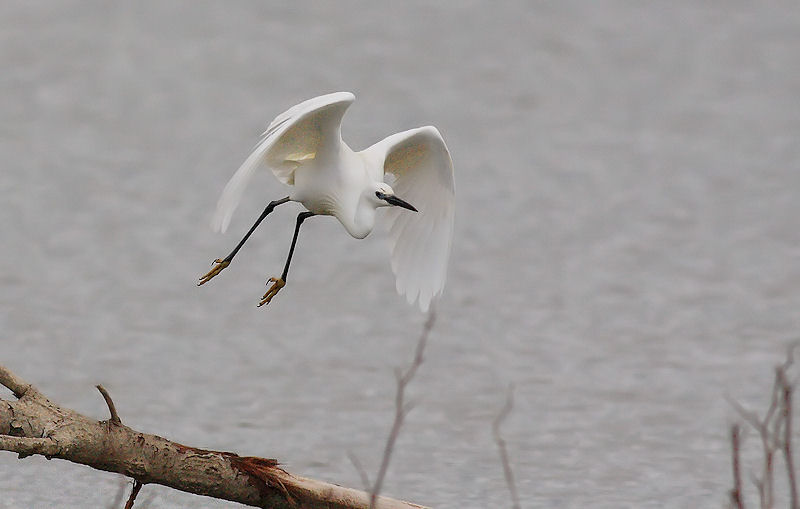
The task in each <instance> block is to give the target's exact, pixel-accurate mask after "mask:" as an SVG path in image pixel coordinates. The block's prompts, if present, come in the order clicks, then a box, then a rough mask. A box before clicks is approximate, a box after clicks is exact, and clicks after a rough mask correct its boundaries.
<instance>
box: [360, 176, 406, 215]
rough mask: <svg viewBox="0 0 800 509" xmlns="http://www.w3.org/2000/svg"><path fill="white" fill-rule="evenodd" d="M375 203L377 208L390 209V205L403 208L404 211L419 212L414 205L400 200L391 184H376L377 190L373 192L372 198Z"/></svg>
mask: <svg viewBox="0 0 800 509" xmlns="http://www.w3.org/2000/svg"><path fill="white" fill-rule="evenodd" d="M370 198H371V200H372V201H373V203H375V207H376V208H377V207H388V206H390V205H394V206H397V207H403V208H404V209H408V210H413V211H414V212H418V210H417V209H416V208H414V206H413V205H411V204H410V203H408V202H407V201H405V200H403V199H401V198H398V197H397V196H395V194H394V190H393V189H392V188H391V186H389V184H387V183H385V182H377V183H376V184H375V189H374V190H373V191H372V196H371V197H370Z"/></svg>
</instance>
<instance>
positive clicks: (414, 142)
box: [201, 92, 455, 311]
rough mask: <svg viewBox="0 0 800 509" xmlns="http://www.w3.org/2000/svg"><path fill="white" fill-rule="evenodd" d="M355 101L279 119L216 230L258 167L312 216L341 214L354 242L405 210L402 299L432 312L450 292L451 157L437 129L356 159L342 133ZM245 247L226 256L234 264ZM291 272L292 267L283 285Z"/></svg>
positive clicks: (330, 102) (222, 205)
mask: <svg viewBox="0 0 800 509" xmlns="http://www.w3.org/2000/svg"><path fill="white" fill-rule="evenodd" d="M354 100H355V96H353V94H351V93H349V92H337V93H333V94H327V95H323V96H319V97H315V98H313V99H309V100H307V101H304V102H302V103H300V104H298V105H296V106H293V107H291V108H289V109H288V110H286V111H285V112H284V113H282V114H280V115H278V116H277V117H276V118H275V120H273V121H272V122H271V123H270V124H269V127H267V130H266V131H265V132H264V134H263V136H262V138H261V141H260V142H259V143H258V145H256V147H255V149H254V150H253V152H252V153H251V154H250V156H249V157H248V158H247V159H246V160H245V162H244V163H243V164H242V166H241V167H240V168H239V169H238V170H237V171H236V173H235V174H234V175H233V177H232V178H231V179H230V181H229V182H228V184H227V185H226V186H225V189H224V190H223V192H222V195H221V196H220V199H219V202H218V204H217V211H216V213H215V215H214V218H213V220H212V228H213V229H214V230H216V231H222V232H224V231H225V230H226V229H227V227H228V225H229V224H230V220H231V216H232V215H233V212H234V210H236V207H237V206H238V204H239V201H240V200H241V197H242V194H243V192H244V189H245V188H246V187H247V184H248V182H249V181H250V178H251V177H252V175H253V174H254V173H255V172H256V171H257V170H259V169H260V168H269V169H270V170H272V172H273V174H274V175H275V177H276V178H277V179H278V180H279V181H281V182H282V183H284V184H286V185H288V186H291V187H292V189H291V193H290V195H289V197H288V199H289V200H291V201H296V202H299V203H301V204H303V206H305V207H306V209H308V211H309V212H310V213H313V214H325V215H332V216H335V217H336V218H337V219H338V220H339V221H340V222H341V223H342V225H343V226H344V227H345V229H346V230H347V231H348V232H349V233H350V234H351V235H352V236H353V237H355V238H364V237H366V236H367V235H368V234H369V233H370V232H371V231H372V229H373V228H374V225H375V211H376V209H377V208H379V207H384V206H389V205H399V206H394V207H389V211H388V213H387V219H388V222H389V232H390V237H391V239H392V244H393V245H392V256H391V265H392V270H393V271H394V274H395V276H396V278H397V291H398V292H399V293H400V294H402V295H405V296H406V298H407V300H408V302H409V304H411V303H413V302H414V301H415V300H419V306H420V308H421V309H422V310H423V311H426V310H427V309H428V307H429V306H430V303H431V301H432V300H433V299H435V298H436V297H437V296H438V295H439V294H441V292H442V289H443V288H444V283H445V275H446V272H447V263H448V258H449V256H450V247H451V244H452V237H453V219H454V213H455V187H454V182H453V163H452V160H451V159H450V153H449V152H448V150H447V147H446V146H445V143H444V140H443V139H442V136H441V135H440V134H439V131H438V130H437V129H436V128H435V127H431V126H427V127H420V128H417V129H411V130H409V131H404V132H401V133H397V134H394V135H391V136H389V137H387V138H386V139H384V140H382V141H380V142H378V143H376V144H374V145H372V146H371V147H369V148H367V149H366V150H363V151H361V152H355V151H353V150H352V149H351V148H350V147H348V146H347V144H346V143H345V142H344V141H343V140H342V137H341V127H340V126H341V121H342V117H343V116H344V113H345V111H346V110H347V108H348V107H349V106H350V104H352V102H353V101H354ZM387 173H388V174H392V175H393V176H394V178H393V181H392V185H391V186H389V185H388V184H387V183H386V182H385V180H384V179H385V174H387ZM405 200H407V202H406V201H405ZM409 203H410V204H411V205H413V207H411V206H410V205H409ZM414 207H416V210H418V212H415V211H414ZM407 208H411V210H406V209H407ZM267 213H268V211H265V214H264V215H266V214H267ZM310 215H311V214H308V216H309V217H310ZM261 219H263V215H262V217H261V218H260V219H259V222H260V220H261ZM301 222H302V220H298V226H297V228H298V229H299V225H300V223H301ZM257 225H258V222H257V223H256V225H255V226H257ZM255 226H254V228H255ZM250 233H252V229H251V232H250ZM248 236H249V234H248ZM246 238H247V237H245V239H243V242H244V240H246ZM295 239H296V237H295ZM243 242H242V243H243ZM293 246H294V243H293ZM239 247H241V244H240V246H237V249H236V250H234V253H232V254H231V256H229V258H226V260H227V262H228V263H229V262H230V259H232V257H233V255H234V254H235V253H236V251H238V248H239ZM290 258H291V252H290ZM218 262H221V261H218ZM226 266H227V264H225V265H224V266H223V267H222V268H225V267H226ZM288 266H289V261H288V260H287V265H286V269H285V270H284V279H285V276H286V272H287V271H288ZM219 270H221V269H219ZM219 270H217V271H216V272H215V273H214V274H212V275H211V276H209V275H207V276H206V278H207V279H206V280H203V278H201V283H204V282H206V281H207V280H208V279H210V278H211V277H213V276H214V275H216V274H217V273H219ZM212 272H213V270H212ZM209 274H211V273H209ZM273 280H275V279H273ZM281 286H282V285H281ZM278 289H279V288H278ZM275 293H277V290H275ZM265 297H266V296H265ZM267 302H269V299H267Z"/></svg>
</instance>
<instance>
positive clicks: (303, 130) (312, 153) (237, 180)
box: [211, 92, 355, 232]
mask: <svg viewBox="0 0 800 509" xmlns="http://www.w3.org/2000/svg"><path fill="white" fill-rule="evenodd" d="M354 100H355V97H354V96H353V94H351V93H350V92H336V93H333V94H327V95H322V96H319V97H315V98H313V99H309V100H307V101H304V102H302V103H300V104H298V105H296V106H292V107H291V108H289V109H288V110H286V111H285V112H283V113H281V114H280V115H278V116H277V117H276V118H275V120H273V121H272V122H271V123H270V124H269V126H268V127H267V130H266V131H264V134H263V135H262V136H261V140H260V141H259V143H258V145H256V148H255V149H254V150H253V152H252V153H251V154H250V156H248V158H247V159H246V160H245V161H244V163H242V166H240V167H239V169H238V170H237V171H236V173H234V175H233V177H231V179H230V180H229V181H228V184H227V185H226V186H225V189H223V191H222V195H221V196H220V198H219V201H218V202H217V211H216V213H215V214H214V217H213V219H212V220H211V228H212V229H214V230H215V231H221V232H224V231H225V230H226V229H227V228H228V225H229V224H230V221H231V216H233V212H234V211H235V210H236V207H237V206H238V205H239V200H241V198H242V194H243V193H244V189H245V188H246V187H247V184H248V183H249V181H250V178H251V177H252V176H253V174H254V173H255V172H256V170H258V169H259V168H261V167H262V166H266V167H269V168H270V169H271V170H272V172H273V173H274V174H275V177H276V178H277V179H278V180H280V181H281V182H283V183H284V184H288V185H293V184H294V170H295V169H297V167H298V166H300V165H301V164H302V162H303V161H307V160H309V159H313V158H315V157H316V155H317V153H318V152H320V151H324V150H326V149H328V148H332V147H338V144H339V143H341V139H342V138H341V131H340V124H341V122H342V116H344V113H345V111H346V110H347V107H348V106H350V104H351V103H352V102H353V101H354Z"/></svg>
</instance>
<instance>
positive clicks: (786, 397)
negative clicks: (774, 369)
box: [778, 369, 800, 509]
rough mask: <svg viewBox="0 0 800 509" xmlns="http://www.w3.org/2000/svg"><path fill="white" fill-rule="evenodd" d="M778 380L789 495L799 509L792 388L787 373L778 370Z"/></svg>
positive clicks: (792, 502) (793, 508)
mask: <svg viewBox="0 0 800 509" xmlns="http://www.w3.org/2000/svg"><path fill="white" fill-rule="evenodd" d="M778 378H779V379H780V384H781V393H782V396H783V400H782V401H783V408H782V410H783V421H784V425H783V433H784V434H783V447H782V448H781V450H782V451H783V458H784V461H785V462H786V475H787V476H788V478H789V493H790V496H791V504H792V505H791V507H792V509H798V507H800V505H798V499H797V479H796V478H795V473H794V458H793V454H792V386H791V385H790V384H789V381H788V380H787V378H786V371H785V370H784V369H778Z"/></svg>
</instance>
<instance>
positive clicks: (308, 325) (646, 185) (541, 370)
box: [0, 0, 800, 508]
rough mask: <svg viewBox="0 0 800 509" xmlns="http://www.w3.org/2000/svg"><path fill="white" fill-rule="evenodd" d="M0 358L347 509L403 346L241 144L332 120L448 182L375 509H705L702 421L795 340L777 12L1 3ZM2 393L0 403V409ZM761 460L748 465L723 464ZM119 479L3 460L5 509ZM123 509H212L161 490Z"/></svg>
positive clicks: (106, 489)
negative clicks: (440, 168) (419, 158)
mask: <svg viewBox="0 0 800 509" xmlns="http://www.w3.org/2000/svg"><path fill="white" fill-rule="evenodd" d="M0 68H1V69H2V73H0V118H2V123H1V124H0V164H1V165H2V169H1V170H0V204H2V214H0V259H2V265H0V362H2V364H4V365H6V366H7V367H9V368H11V369H12V370H14V371H16V372H17V373H18V374H19V375H21V376H23V377H25V378H26V379H27V380H29V381H31V382H33V383H35V384H37V385H38V386H39V388H40V389H42V390H43V391H44V392H45V393H46V394H47V395H48V396H50V397H51V398H52V399H54V400H55V401H58V402H60V403H61V404H63V405H65V406H68V407H72V408H75V409H77V410H79V411H81V412H83V413H85V414H87V415H90V416H94V417H96V418H98V419H105V418H107V409H106V407H105V404H104V403H103V400H102V398H101V397H100V395H99V394H98V393H97V391H96V390H95V389H94V385H95V384H97V383H102V384H104V385H105V387H106V388H107V389H108V390H109V391H110V393H111V394H112V396H113V398H114V400H115V402H116V405H117V408H118V409H119V411H120V414H121V417H122V419H123V421H124V422H125V423H126V424H127V425H129V426H131V427H133V428H136V429H139V430H142V431H146V432H151V433H156V434H159V435H162V436H165V437H168V438H171V439H174V440H178V441H180V442H182V443H186V444H191V445H194V446H199V447H205V448H211V449H221V450H230V451H234V452H237V453H241V454H247V455H261V456H267V457H275V458H278V459H279V460H280V461H281V462H282V463H283V464H284V465H285V467H286V469H287V470H289V471H290V472H293V473H297V474H300V475H304V476H308V477H315V478H319V479H322V480H326V481H330V482H334V483H337V484H342V485H346V486H353V487H360V485H361V483H360V481H359V476H358V473H357V472H356V470H355V469H354V468H353V466H352V465H351V463H350V461H349V460H348V459H347V453H348V452H351V453H352V454H354V455H355V456H357V457H358V458H359V459H360V460H361V463H363V464H364V466H365V468H366V469H367V471H368V472H370V473H373V472H375V471H376V470H377V467H378V464H379V461H380V457H381V452H382V449H383V444H384V440H385V437H386V434H387V433H388V431H389V427H390V425H391V420H392V417H393V404H394V402H393V398H394V391H395V385H394V384H395V380H394V374H393V370H394V369H395V368H396V367H399V366H405V365H407V364H408V363H409V362H410V360H411V357H412V355H413V350H414V346H415V343H416V339H417V337H418V336H419V333H420V331H421V328H422V324H423V322H424V318H425V317H424V316H423V315H422V314H420V312H419V311H418V310H417V309H416V308H413V307H411V306H408V305H407V304H406V303H405V302H404V301H403V300H402V299H401V298H400V297H398V296H397V295H396V292H395V290H394V279H393V275H392V273H391V270H390V267H389V263H388V243H387V238H386V235H385V234H384V233H382V232H376V233H375V234H373V235H371V236H370V237H368V238H367V239H366V240H364V241H356V240H354V239H352V238H350V237H349V235H347V233H346V232H345V231H344V229H343V228H342V227H341V225H339V224H338V222H336V220H335V219H332V218H327V219H326V218H323V219H318V220H314V221H309V222H308V223H306V225H305V226H304V227H303V233H302V235H301V238H300V241H299V245H298V251H297V253H296V255H295V258H294V260H293V264H292V275H291V283H290V284H289V285H288V286H287V287H286V288H285V289H284V290H283V291H282V292H281V293H280V295H279V296H278V297H277V298H276V299H275V301H274V302H273V303H272V304H270V305H269V306H268V307H266V308H260V309H258V308H256V306H255V304H256V303H257V300H258V298H259V297H260V296H261V294H262V293H263V292H264V289H265V287H264V282H265V281H266V278H267V277H269V276H271V275H274V274H278V273H279V272H280V270H281V269H282V267H283V262H284V260H285V256H286V252H287V250H288V246H289V242H290V240H291V234H292V229H293V226H294V217H295V215H296V214H297V213H298V211H299V210H300V209H299V207H298V206H297V205H287V206H285V207H281V208H279V209H277V210H276V212H275V213H274V214H273V215H271V216H270V217H269V218H268V220H267V221H266V222H265V223H264V224H263V225H262V226H261V228H260V229H259V231H258V232H257V233H256V234H255V235H254V237H253V238H252V240H251V241H250V242H249V243H248V245H247V246H246V248H245V249H244V250H243V251H242V252H241V254H240V255H239V256H238V257H237V258H236V261H235V263H234V264H233V265H232V266H231V267H230V268H228V269H227V270H226V271H225V272H224V273H223V274H222V275H221V276H220V277H218V278H216V279H214V281H213V282H211V283H210V284H208V285H206V286H203V287H202V288H198V287H196V286H195V283H196V280H197V278H198V277H199V276H201V275H202V274H203V273H205V272H206V271H207V270H208V269H209V268H210V266H211V265H210V263H211V261H212V260H213V259H215V258H217V257H221V256H224V255H225V254H227V253H228V252H229V251H230V249H231V248H232V247H233V246H234V245H235V243H236V242H237V241H238V240H239V238H240V237H241V235H242V234H243V233H244V232H245V231H246V230H247V228H248V227H249V226H250V225H251V224H252V221H253V220H254V219H255V217H256V216H257V215H258V213H259V212H260V211H261V210H262V209H263V207H264V206H265V204H266V203H267V202H268V201H270V200H273V199H276V198H279V197H281V196H284V195H285V194H287V193H286V190H285V189H282V188H281V185H280V184H278V183H277V181H275V180H274V179H273V177H272V176H271V175H269V174H268V173H267V172H264V173H263V174H262V175H260V176H258V178H257V179H256V180H255V182H254V183H253V184H251V187H250V188H249V190H248V193H247V194H246V195H245V198H244V202H243V203H242V205H241V206H240V208H239V210H238V211H237V213H236V215H235V216H234V220H233V222H232V225H231V228H230V229H229V232H228V234H226V235H224V236H221V235H216V234H213V233H212V232H211V231H210V229H209V227H208V223H209V220H210V218H211V214H212V212H213V210H214V207H215V204H216V200H217V197H218V196H219V193H220V191H221V190H222V187H223V186H224V185H225V183H226V182H227V180H228V178H229V177H230V176H231V175H232V173H233V172H234V171H235V170H236V168H237V167H238V166H239V164H240V163H241V162H242V161H243V160H244V158H245V157H246V156H247V155H248V153H249V151H250V150H251V148H252V147H253V145H254V144H255V142H256V141H257V139H258V136H259V134H260V133H261V132H262V131H263V129H264V128H265V126H266V125H267V124H268V123H269V121H270V120H271V119H272V118H273V117H274V116H275V115H277V114H278V113H280V112H282V111H283V110H285V109H286V108H288V107H289V106H291V105H293V104H296V103H298V102H300V101H302V100H304V99H307V98H309V97H313V96H316V95H319V94H323V93H327V92H332V91H337V90H349V91H352V92H354V93H355V94H356V96H357V100H356V103H355V104H354V105H353V106H352V107H351V108H350V110H349V111H348V113H347V115H346V117H345V119H344V124H343V134H344V138H345V140H346V141H347V142H348V143H349V144H350V145H351V146H352V147H353V148H354V149H362V148H365V147H366V146H368V145H370V144H372V143H374V142H376V141H378V140H380V139H382V138H383V137H385V136H387V135H389V134H392V133H394V132H397V131H401V130H405V129H409V128H413V127H417V126H421V125H427V124H433V125H436V126H437V127H438V128H439V129H440V130H441V132H442V133H443V135H444V137H445V139H446V141H447V143H448V145H449V147H450V150H451V152H452V155H453V159H454V162H455V168H456V187H457V198H458V207H457V215H456V234H455V243H454V249H453V256H452V260H451V266H450V272H449V279H448V284H447V287H446V289H445V294H444V298H443V299H442V301H441V302H440V305H439V314H438V322H437V323H436V326H435V329H434V331H433V333H432V335H431V339H430V343H429V346H428V350H427V355H426V361H425V364H423V366H422V368H421V369H420V371H419V373H418V377H417V378H416V379H415V380H414V382H413V383H412V385H411V387H410V388H409V391H410V394H409V397H410V399H411V400H412V401H414V402H416V407H415V409H414V410H413V412H412V413H411V414H410V415H409V417H408V419H407V422H406V424H405V426H404V428H403V430H402V433H401V436H400V438H399V441H398V443H397V449H396V451H395V454H394V456H393V459H392V464H391V467H390V469H389V473H388V476H387V479H386V484H385V490H384V493H385V494H387V495H390V496H394V497H398V498H402V499H406V500H411V501H414V502H417V503H421V504H425V505H431V506H435V507H508V506H509V505H510V502H509V495H508V491H507V489H506V486H505V481H504V479H503V473H502V467H501V465H500V461H499V457H498V453H497V449H496V447H495V445H494V443H493V442H492V437H491V422H492V419H493V418H494V416H495V415H496V414H497V412H498V411H499V410H500V408H501V407H502V405H503V402H504V398H505V391H506V387H507V385H508V384H509V383H512V382H513V383H514V384H515V385H516V402H515V407H514V409H513V411H512V413H511V415H510V416H509V418H508V419H507V421H506V422H505V424H504V426H503V434H504V436H505V438H506V440H507V442H508V447H509V452H510V456H511V466H512V468H513V469H514V473H515V475H516V479H517V484H518V489H519V491H520V496H521V498H522V500H523V506H525V507H585V506H587V505H591V506H593V507H598V508H619V507H676V508H683V507H701V506H702V507H718V506H721V505H722V504H723V503H724V501H725V500H726V497H727V494H726V492H727V489H728V488H729V487H730V486H731V480H730V459H729V456H730V455H729V446H728V438H727V437H728V427H729V426H730V424H731V423H732V422H734V420H735V412H734V411H733V410H732V409H731V407H730V405H729V404H728V403H727V402H726V401H725V396H726V395H728V396H730V397H732V398H733V399H736V400H738V401H740V402H742V403H743V404H745V405H747V406H750V407H753V408H757V409H761V408H763V407H765V406H766V402H767V397H768V392H769V387H770V383H771V377H772V368H773V366H774V365H775V364H776V363H777V362H779V361H781V360H782V359H783V356H784V351H785V346H786V345H787V344H788V342H789V341H791V340H792V339H796V338H798V336H800V313H799V312H798V310H800V220H799V219H798V218H799V217H800V200H799V199H798V196H799V193H800V143H798V138H799V137H800V106H798V105H799V104H800V103H798V96H799V95H800V4H798V3H797V2H795V1H783V2H781V1H778V2H769V3H768V4H766V3H759V2H747V1H736V0H735V1H731V2H724V3H721V2H694V1H689V0H686V1H676V2H668V3H652V2H647V3H642V2H632V1H621V0H620V1H611V0H606V1H600V2H591V3H590V2H571V1H565V2H528V1H518V2H512V1H510V2H502V3H496V2H475V1H458V2H456V1H451V2H438V3H429V2H416V1H412V2H403V3H394V4H392V5H391V6H386V5H378V4H374V3H366V2H291V3H265V2H256V1H251V2H236V3H231V2H224V3H223V2H198V1H188V0H187V1H182V2H179V1H175V2H156V1H144V2H125V3H123V2H101V1H84V2H77V1H73V2H68V1H64V2H46V3H39V2H21V1H14V2H3V3H2V4H0ZM9 395H10V394H6V395H5V396H9ZM749 440H750V442H751V443H755V440H756V437H755V436H751V437H750V439H749ZM119 485H120V476H117V475H114V474H106V473H101V472H97V471H93V470H91V469H89V468H87V467H81V466H77V465H71V464H65V463H63V462H59V461H53V462H47V461H46V460H44V459H42V458H29V459H26V460H25V461H21V462H20V461H18V460H17V459H16V457H15V456H14V455H11V454H8V453H5V454H0V493H2V497H0V507H2V508H31V507H34V508H40V507H41V508H44V507H75V508H83V507H107V506H108V505H109V504H110V503H111V501H112V500H113V498H114V495H115V493H116V491H117V489H118V486H119ZM139 504H142V505H144V506H145V507H152V508H181V507H190V506H191V507H208V508H217V507H231V506H234V505H235V504H230V503H224V502H220V501H214V500H210V499H204V498H199V497H196V496H193V495H188V494H184V493H179V492H176V491H173V490H170V489H167V488H162V487H158V486H149V485H148V486H146V487H145V488H144V490H143V491H142V493H141V495H140V496H139V500H138V501H137V506H138V505H139Z"/></svg>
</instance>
